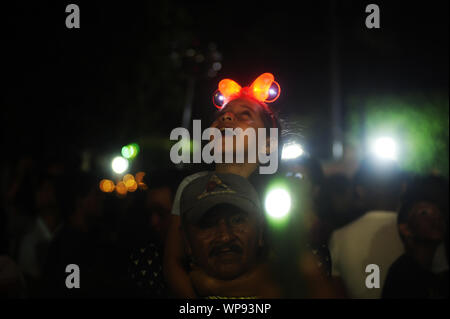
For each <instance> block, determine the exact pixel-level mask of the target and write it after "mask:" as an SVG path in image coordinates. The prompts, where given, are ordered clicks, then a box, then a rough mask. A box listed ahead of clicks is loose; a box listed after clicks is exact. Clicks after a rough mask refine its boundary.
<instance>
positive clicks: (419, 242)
mask: <svg viewBox="0 0 450 319" xmlns="http://www.w3.org/2000/svg"><path fill="white" fill-rule="evenodd" d="M397 224H398V231H399V234H400V237H401V239H402V242H403V244H404V246H405V253H404V254H403V255H401V256H400V257H399V258H398V259H397V260H396V261H395V262H394V263H393V264H392V266H391V267H390V269H389V272H388V274H387V278H386V282H385V285H384V288H383V298H414V299H423V298H448V269H447V270H446V271H444V272H441V273H439V274H435V273H434V272H433V269H432V268H433V260H434V257H435V255H436V252H437V249H438V247H439V245H442V244H443V242H444V239H445V236H448V182H446V181H445V180H444V179H442V178H439V177H436V176H429V177H423V178H418V179H417V180H416V181H414V182H413V183H412V184H411V185H410V187H409V189H408V190H407V192H406V194H405V195H404V199H403V202H402V206H401V208H400V211H399V213H398V217H397ZM447 257H448V256H447ZM447 262H448V259H447Z"/></svg>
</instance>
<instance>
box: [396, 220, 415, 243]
mask: <svg viewBox="0 0 450 319" xmlns="http://www.w3.org/2000/svg"><path fill="white" fill-rule="evenodd" d="M398 231H399V233H400V234H401V235H402V237H404V238H406V239H408V238H411V236H412V232H411V229H410V228H409V226H408V224H406V223H405V224H399V225H398Z"/></svg>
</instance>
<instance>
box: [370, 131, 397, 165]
mask: <svg viewBox="0 0 450 319" xmlns="http://www.w3.org/2000/svg"><path fill="white" fill-rule="evenodd" d="M371 149H372V152H373V154H374V155H375V156H376V157H378V158H381V159H389V160H397V144H396V143H395V141H394V139H393V138H391V137H386V136H385V137H379V138H377V139H375V140H374V141H373V143H372V146H371Z"/></svg>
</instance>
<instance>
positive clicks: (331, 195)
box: [323, 174, 361, 241]
mask: <svg viewBox="0 0 450 319" xmlns="http://www.w3.org/2000/svg"><path fill="white" fill-rule="evenodd" d="M323 191H324V193H325V194H326V196H327V201H326V202H324V203H323V206H325V207H324V210H325V211H326V212H327V219H328V221H329V223H330V224H331V229H332V230H334V229H337V228H341V227H343V226H345V225H347V224H349V223H350V222H352V221H353V220H355V219H356V218H358V217H360V215H361V212H359V211H358V210H357V208H355V207H354V206H353V187H352V182H351V180H350V178H348V177H347V176H345V175H344V174H333V175H330V176H327V177H326V178H325V181H324V183H323ZM329 235H331V233H330V234H329ZM328 240H329V238H327V241H328Z"/></svg>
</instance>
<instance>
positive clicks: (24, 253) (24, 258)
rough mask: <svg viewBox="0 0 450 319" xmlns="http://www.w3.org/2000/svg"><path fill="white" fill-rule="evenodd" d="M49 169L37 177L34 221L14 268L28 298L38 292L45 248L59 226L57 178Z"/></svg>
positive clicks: (48, 167) (45, 169)
mask: <svg viewBox="0 0 450 319" xmlns="http://www.w3.org/2000/svg"><path fill="white" fill-rule="evenodd" d="M52 167H53V166H52V165H48V166H44V168H43V169H42V172H41V173H40V174H39V176H38V180H37V184H36V188H35V195H34V211H35V214H36V217H35V219H34V223H33V225H32V228H31V229H30V230H29V231H28V232H27V233H26V234H25V235H24V236H23V238H22V239H21V241H20V244H19V251H18V265H19V267H20V269H21V270H22V272H23V274H24V276H25V278H26V280H27V283H28V288H29V289H30V294H31V295H35V294H36V291H37V290H39V285H40V284H41V280H42V271H43V267H44V263H45V260H46V257H47V253H48V248H49V246H50V244H51V241H52V239H53V237H54V235H55V233H56V231H57V230H58V227H60V224H61V216H60V210H59V206H58V203H57V201H56V189H55V188H56V187H57V179H58V178H59V175H58V172H57V171H53V170H52Z"/></svg>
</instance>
